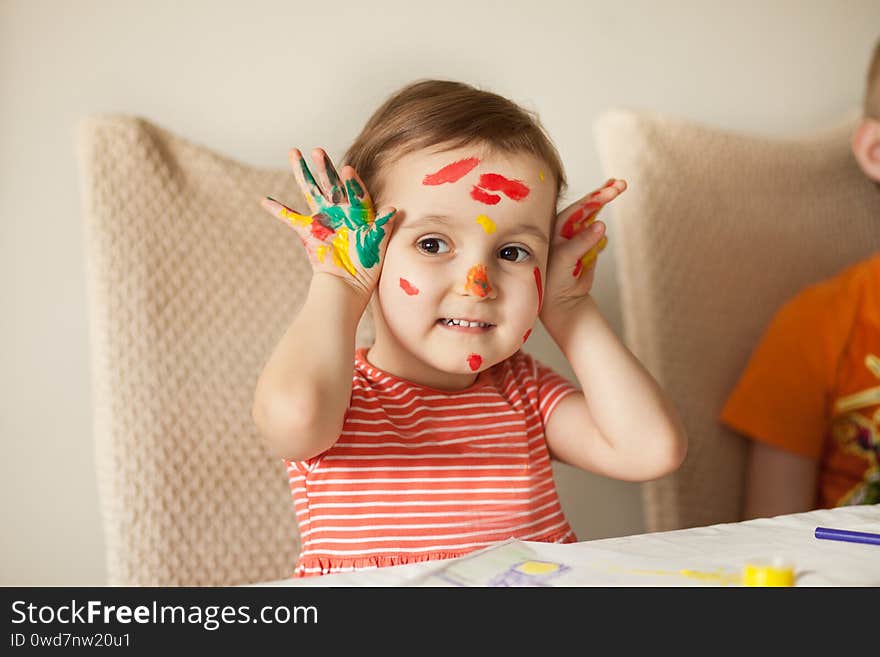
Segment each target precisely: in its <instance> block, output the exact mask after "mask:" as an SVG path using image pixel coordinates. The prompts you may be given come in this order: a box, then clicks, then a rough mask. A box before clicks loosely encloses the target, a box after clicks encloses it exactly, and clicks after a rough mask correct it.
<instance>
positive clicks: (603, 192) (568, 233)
mask: <svg viewBox="0 0 880 657" xmlns="http://www.w3.org/2000/svg"><path fill="white" fill-rule="evenodd" d="M625 190H626V181H625V180H618V179H616V178H611V179H609V180H608V182H606V183H605V185H603V186H602V187H600V188H599V189H597V190H595V191H593V192H590V193H589V194H587V195H586V196H583V197H581V198H580V199H578V200H577V201H575V202H574V203H572V204H571V205H569V206H568V207H567V208H566V209H565V210H563V211H562V212H560V213H559V217H558V219H557V221H556V226H557V228H556V232H557V236H558V237H560V238H562V239H566V240H570V239H571V238H572V237H574V236H575V235H577V234H578V233H580V232H581V231H582V230H583V229H584V228H586V227H587V226H589V225H590V224H592V223H593V221H595V219H596V215H598V214H599V211H600V210H601V209H602V208H603V207H604V206H605V205H606V204H608V203H609V202H611V201H613V200H614V199H615V198H617V197H618V196H619V195H620V194H622V193H623V192H624V191H625Z"/></svg>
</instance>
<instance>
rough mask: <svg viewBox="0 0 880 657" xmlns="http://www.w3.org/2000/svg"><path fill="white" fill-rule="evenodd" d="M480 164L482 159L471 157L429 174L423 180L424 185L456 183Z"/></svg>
mask: <svg viewBox="0 0 880 657" xmlns="http://www.w3.org/2000/svg"><path fill="white" fill-rule="evenodd" d="M479 163H480V158H478V157H469V158H467V159H466V160H459V161H458V162H453V163H452V164H447V165H446V166H445V167H443V168H442V169H440V170H439V171H436V172H434V173H429V174H428V175H426V176H425V177H424V178H423V179H422V184H423V185H442V184H443V183H454V182H456V181H458V180H461V178H463V177H464V176H466V175H467V174H468V173H469V172H470V171H471V170H472V169H473V168H474V167H475V166H477V165H478V164H479Z"/></svg>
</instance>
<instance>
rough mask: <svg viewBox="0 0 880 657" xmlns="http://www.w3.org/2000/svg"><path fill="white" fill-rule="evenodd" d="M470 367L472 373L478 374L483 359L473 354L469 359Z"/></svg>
mask: <svg viewBox="0 0 880 657" xmlns="http://www.w3.org/2000/svg"><path fill="white" fill-rule="evenodd" d="M467 362H468V367H470V368H471V371H472V372H476V371H477V370H478V369H480V365H482V364H483V357H482V356H480V355H479V354H471V355H470V356H468V359H467Z"/></svg>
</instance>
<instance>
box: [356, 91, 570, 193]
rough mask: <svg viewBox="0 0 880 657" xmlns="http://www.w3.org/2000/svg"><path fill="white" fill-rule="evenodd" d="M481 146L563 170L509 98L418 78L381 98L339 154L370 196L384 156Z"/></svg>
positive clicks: (560, 182)
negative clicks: (536, 158) (441, 148)
mask: <svg viewBox="0 0 880 657" xmlns="http://www.w3.org/2000/svg"><path fill="white" fill-rule="evenodd" d="M475 143H476V144H485V145H487V146H489V147H490V148H492V149H496V150H497V151H499V152H502V153H528V154H531V155H534V156H536V157H538V158H540V159H541V160H543V161H544V162H545V163H546V164H547V167H548V169H549V171H550V173H552V174H553V176H554V178H555V179H556V195H557V197H558V196H559V194H560V193H561V192H562V190H564V189H565V185H566V181H565V171H564V170H563V167H562V160H561V159H560V158H559V153H558V152H557V151H556V147H555V146H554V145H553V143H552V142H551V141H550V138H549V137H548V136H547V134H546V133H545V131H544V129H543V127H542V126H541V123H540V121H539V119H538V117H537V115H536V114H534V113H532V112H529V111H527V110H525V109H523V108H522V107H520V106H519V105H517V104H516V103H514V102H513V101H510V100H508V99H507V98H504V97H503V96H499V95H498V94H494V93H491V92H489V91H481V90H479V89H476V88H474V87H472V86H470V85H467V84H464V83H461V82H452V81H448V80H420V81H417V82H413V83H412V84H409V85H407V86H405V87H404V88H403V89H401V90H399V91H398V92H396V93H395V94H393V95H392V96H391V97H390V98H388V100H386V101H385V102H384V103H383V104H382V105H381V107H379V109H377V110H376V111H375V112H374V113H373V116H371V117H370V119H369V120H368V121H367V123H366V125H365V126H364V128H363V130H361V133H360V134H359V135H358V137H357V139H355V141H354V143H353V144H352V145H351V146H350V147H349V149H348V152H347V153H346V154H345V163H346V164H350V165H351V166H353V167H354V168H355V169H356V170H357V172H358V175H359V176H360V177H361V179H362V180H363V181H364V184H365V185H366V186H367V189H368V190H369V192H370V194H371V195H372V196H373V198H374V199H378V198H380V197H381V195H382V183H383V181H382V179H381V176H380V175H379V172H380V171H381V169H382V167H383V166H384V165H385V163H386V162H388V160H389V159H390V158H393V157H401V156H403V155H405V154H407V153H411V152H413V151H417V150H421V149H423V148H430V147H433V146H444V147H448V148H449V149H450V150H451V149H453V148H458V147H461V146H467V145H469V144H475Z"/></svg>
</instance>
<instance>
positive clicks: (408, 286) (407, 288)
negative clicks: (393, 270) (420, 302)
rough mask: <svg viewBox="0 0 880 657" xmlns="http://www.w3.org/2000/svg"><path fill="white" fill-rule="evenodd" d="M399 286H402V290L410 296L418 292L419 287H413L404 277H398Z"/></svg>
mask: <svg viewBox="0 0 880 657" xmlns="http://www.w3.org/2000/svg"><path fill="white" fill-rule="evenodd" d="M400 287H401V288H403V291H404V292H406V293H407V294H408V295H410V296H412V295H414V294H418V293H419V288H417V287H415V286H414V285H413V284H412V283H410V282H409V281H408V280H406V279H405V278H401V279H400Z"/></svg>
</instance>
